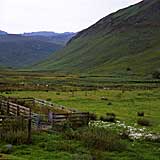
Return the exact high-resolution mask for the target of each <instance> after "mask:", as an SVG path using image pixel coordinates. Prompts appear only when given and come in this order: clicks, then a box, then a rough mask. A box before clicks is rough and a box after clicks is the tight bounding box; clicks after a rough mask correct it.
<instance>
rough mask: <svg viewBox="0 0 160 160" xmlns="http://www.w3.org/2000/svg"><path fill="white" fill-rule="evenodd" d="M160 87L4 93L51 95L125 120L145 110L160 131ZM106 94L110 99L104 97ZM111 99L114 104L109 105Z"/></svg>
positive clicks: (57, 100) (70, 104)
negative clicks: (130, 89) (123, 90)
mask: <svg viewBox="0 0 160 160" xmlns="http://www.w3.org/2000/svg"><path fill="white" fill-rule="evenodd" d="M159 92H160V90H159V89H153V90H133V91H125V92H124V93H122V91H121V90H98V91H77V92H74V95H73V93H71V92H59V94H60V95H57V92H54V91H49V92H45V91H17V92H16V91H15V92H11V94H5V93H3V94H2V95H5V96H15V97H35V98H40V99H48V98H49V99H51V101H52V102H54V103H57V104H62V105H65V106H67V107H69V108H76V109H78V110H80V111H87V112H93V113H96V114H97V115H98V116H101V115H105V114H106V113H107V112H113V113H115V114H116V116H117V118H118V119H120V120H121V121H125V122H126V123H128V124H133V123H135V122H136V121H137V119H138V117H137V112H142V111H143V112H144V113H145V117H146V118H148V119H149V120H151V121H152V123H153V126H152V127H151V129H153V130H156V131H160V113H159V110H160V107H159V104H160V100H159V97H160V94H159ZM101 97H106V98H107V99H108V100H107V101H104V100H101ZM109 103H111V105H109Z"/></svg>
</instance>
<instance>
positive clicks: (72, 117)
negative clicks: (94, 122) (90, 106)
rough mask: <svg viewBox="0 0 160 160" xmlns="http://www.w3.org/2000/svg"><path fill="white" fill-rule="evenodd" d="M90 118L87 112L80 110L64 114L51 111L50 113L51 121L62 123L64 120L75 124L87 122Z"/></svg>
mask: <svg viewBox="0 0 160 160" xmlns="http://www.w3.org/2000/svg"><path fill="white" fill-rule="evenodd" d="M89 120H90V114H89V112H82V113H66V114H64V113H63V114H56V113H53V115H52V123H53V124H55V123H62V122H65V121H69V122H71V123H74V124H77V123H82V124H88V123H89Z"/></svg>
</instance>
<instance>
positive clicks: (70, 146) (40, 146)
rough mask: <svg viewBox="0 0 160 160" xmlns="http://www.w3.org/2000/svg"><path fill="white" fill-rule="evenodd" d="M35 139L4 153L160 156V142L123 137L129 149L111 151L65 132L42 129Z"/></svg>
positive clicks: (61, 157)
mask: <svg viewBox="0 0 160 160" xmlns="http://www.w3.org/2000/svg"><path fill="white" fill-rule="evenodd" d="M33 139H34V140H33V143H32V145H19V146H16V145H15V146H14V148H13V151H12V154H10V155H7V156H6V155H5V156H6V157H7V158H8V159H9V160H93V157H94V159H96V160H117V159H119V160H124V159H125V160H135V159H136V160H159V150H160V149H159V148H160V145H159V143H151V142H129V141H125V140H124V142H123V143H125V144H126V146H127V148H126V149H124V150H123V151H112V152H109V151H101V150H98V149H93V148H88V147H87V146H85V144H84V142H83V141H78V140H68V139H66V138H65V137H64V135H63V134H58V135H57V134H55V133H54V134H53V133H52V134H48V133H39V134H34V135H33ZM3 158H4V157H3Z"/></svg>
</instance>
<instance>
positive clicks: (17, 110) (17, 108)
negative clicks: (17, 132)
mask: <svg viewBox="0 0 160 160" xmlns="http://www.w3.org/2000/svg"><path fill="white" fill-rule="evenodd" d="M19 115H20V113H19V106H17V116H19Z"/></svg>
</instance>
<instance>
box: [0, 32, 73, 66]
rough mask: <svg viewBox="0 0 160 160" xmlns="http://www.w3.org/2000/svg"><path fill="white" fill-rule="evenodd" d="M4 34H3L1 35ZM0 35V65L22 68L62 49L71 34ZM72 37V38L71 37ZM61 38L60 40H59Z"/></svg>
mask: <svg viewBox="0 0 160 160" xmlns="http://www.w3.org/2000/svg"><path fill="white" fill-rule="evenodd" d="M0 33H1V32H0ZM3 33H4V34H3ZM5 33H6V32H2V34H1V35H0V57H1V58H0V65H2V66H7V67H13V68H22V67H26V66H29V65H33V64H34V63H38V62H39V61H42V60H44V59H46V58H47V57H48V56H49V55H51V54H52V53H53V52H55V51H57V50H60V49H61V48H63V47H64V45H65V44H66V43H67V41H68V40H69V39H70V38H71V37H72V36H73V35H74V34H73V33H68V34H67V35H66V33H64V34H58V33H54V32H53V34H52V32H50V33H48V32H37V33H28V34H27V33H25V34H21V35H20V34H5ZM71 35H72V36H71ZM60 36H62V38H59V37H60Z"/></svg>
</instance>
